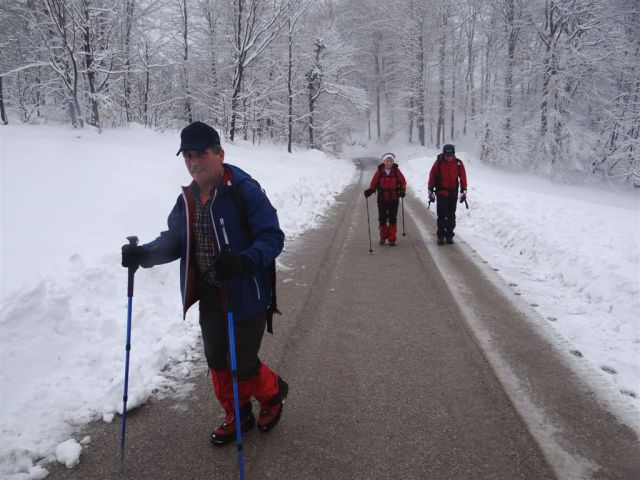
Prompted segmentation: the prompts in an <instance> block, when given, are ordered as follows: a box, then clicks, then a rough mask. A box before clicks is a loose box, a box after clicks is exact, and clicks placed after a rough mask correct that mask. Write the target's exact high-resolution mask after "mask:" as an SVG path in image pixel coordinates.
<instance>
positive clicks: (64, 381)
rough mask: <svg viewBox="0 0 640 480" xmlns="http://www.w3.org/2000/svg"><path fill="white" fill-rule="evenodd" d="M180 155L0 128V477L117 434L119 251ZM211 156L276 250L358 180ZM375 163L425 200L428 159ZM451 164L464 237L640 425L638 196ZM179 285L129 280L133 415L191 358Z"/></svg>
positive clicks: (297, 160) (275, 153)
mask: <svg viewBox="0 0 640 480" xmlns="http://www.w3.org/2000/svg"><path fill="white" fill-rule="evenodd" d="M178 139H179V137H178V132H176V131H169V132H164V133H158V132H153V131H151V130H147V129H143V128H140V127H131V128H130V129H119V130H107V131H105V132H104V133H103V134H101V135H99V134H97V133H95V132H93V131H91V130H88V129H86V130H84V131H76V130H72V129H70V128H65V127H42V126H13V125H9V126H2V127H1V128H0V159H1V171H0V175H1V178H2V183H1V197H0V198H1V208H2V211H1V213H2V215H1V224H0V226H1V247H2V249H1V256H0V262H1V264H0V267H1V269H0V271H1V274H2V276H1V279H0V280H1V284H0V286H1V301H2V304H1V309H0V407H1V408H0V476H3V477H4V476H6V477H7V478H9V479H12V480H18V479H21V480H22V479H38V478H44V476H46V473H47V472H46V463H47V462H50V461H60V462H62V463H65V464H67V465H68V466H73V465H74V464H75V463H77V462H78V461H79V460H81V456H80V452H81V449H82V444H83V443H87V442H89V441H90V439H81V438H80V437H78V436H75V437H74V431H73V430H72V428H71V427H70V426H69V425H70V423H72V422H73V423H76V424H77V423H84V422H88V421H90V420H93V419H97V418H103V419H104V420H105V421H112V420H113V414H114V412H116V411H120V410H121V409H122V391H123V376H124V370H123V369H124V334H125V328H126V304H127V299H126V270H125V269H123V268H122V267H121V266H120V254H119V250H120V246H121V245H122V244H123V243H125V241H126V240H125V237H126V236H128V235H137V236H138V237H140V240H141V242H147V241H150V240H152V239H153V238H155V236H156V235H157V234H158V233H159V232H160V231H161V230H163V229H165V228H166V217H167V214H168V213H169V211H170V209H171V208H172V206H173V204H174V202H175V199H176V197H177V196H178V194H179V186H180V185H185V184H188V183H189V181H190V178H189V175H188V173H187V171H186V169H185V168H184V165H183V162H182V160H181V158H180V157H176V156H175V152H176V150H177V147H178V143H179V141H178ZM224 143H225V142H224V139H223V144H224ZM224 146H225V150H226V151H227V155H226V160H227V161H228V162H229V163H232V164H235V165H237V166H239V167H241V168H243V169H245V170H247V171H248V172H249V173H250V174H251V175H252V176H254V177H255V178H256V179H257V180H258V181H259V182H260V183H261V185H262V186H263V188H265V190H266V191H267V193H268V195H269V198H270V199H271V201H272V203H273V204H274V206H275V207H276V208H277V209H278V213H279V217H280V223H281V226H282V228H283V230H284V231H285V234H286V235H287V241H288V242H291V241H295V237H296V235H298V234H299V233H301V232H303V231H304V230H305V229H307V228H310V227H313V226H314V225H316V224H317V221H318V219H319V218H320V216H321V215H322V214H323V212H325V211H326V210H327V209H329V208H330V207H331V206H332V204H333V203H334V197H335V195H336V194H338V193H340V191H341V190H342V189H343V188H344V187H345V186H346V185H348V184H349V183H350V182H351V181H352V180H353V174H354V173H355V168H354V166H353V165H352V163H351V162H350V161H349V159H348V158H349V156H348V155H347V154H345V155H344V158H343V159H335V158H330V157H328V156H326V155H324V154H322V153H320V152H317V151H314V152H308V151H298V152H296V153H294V154H293V155H289V154H287V153H286V150H285V148H284V147H283V146H269V145H261V146H259V147H255V146H252V145H251V144H248V143H243V142H238V143H237V144H236V145H224ZM386 151H394V152H395V153H396V156H397V161H398V163H399V164H400V168H401V169H402V170H403V172H404V173H405V176H406V177H407V180H408V183H409V185H410V189H412V190H413V192H414V193H417V194H418V195H419V197H420V198H422V199H426V177H427V174H428V171H429V168H430V167H431V165H432V163H433V161H434V159H435V155H436V151H435V150H433V149H428V148H427V149H425V148H418V147H415V146H413V147H412V146H409V145H403V144H402V143H400V142H390V143H387V144H386V145H380V146H377V147H371V148H369V149H368V150H366V149H359V150H357V151H355V150H354V151H352V152H350V153H352V154H354V155H357V156H363V155H364V154H366V153H370V154H371V155H373V156H379V155H380V154H381V153H384V152H386ZM458 156H459V157H460V158H462V159H463V160H464V161H465V165H466V166H467V172H468V176H469V183H470V190H469V204H470V206H471V210H468V211H467V210H464V209H459V210H458V228H457V230H456V233H457V234H458V235H459V238H463V239H464V240H466V241H467V242H468V243H469V244H470V245H471V246H472V247H473V248H474V249H475V250H477V251H478V253H479V254H480V255H481V256H482V257H483V258H485V259H486V260H487V261H488V262H489V264H490V265H491V266H492V267H494V268H496V269H498V274H499V275H501V276H503V277H504V279H505V280H506V281H507V282H508V283H515V284H517V287H514V288H516V289H517V290H518V291H520V292H521V293H522V296H523V298H525V299H526V301H527V302H529V303H536V304H538V305H539V307H537V309H538V310H539V312H540V314H541V315H542V316H543V317H544V318H547V319H549V318H551V319H553V320H549V326H550V328H552V329H554V331H556V332H557V333H558V334H559V335H560V336H561V337H562V338H563V341H564V342H568V344H569V345H570V346H571V348H572V349H575V350H579V351H580V352H582V354H583V355H584V358H585V361H587V362H589V363H590V364H591V365H592V366H593V367H594V370H595V371H598V372H601V374H600V378H599V379H598V380H599V381H603V382H605V383H607V384H608V385H609V386H610V388H609V389H608V390H607V392H608V393H607V394H608V395H611V396H613V397H615V398H613V400H614V401H615V402H618V403H622V404H625V405H627V406H630V408H632V409H635V410H636V411H638V410H640V402H639V400H638V396H640V326H639V320H638V318H639V317H640V315H639V313H640V295H639V293H640V200H639V199H640V197H639V196H638V194H637V192H631V191H618V192H614V191H605V190H598V189H594V188H587V187H580V186H573V185H558V184H553V183H551V182H549V181H547V180H543V179H540V178H536V177H533V176H528V175H521V174H513V173H505V172H501V171H497V170H494V169H491V168H488V167H486V166H483V165H482V164H480V162H479V161H477V160H475V159H474V156H473V155H472V154H468V155H467V154H466V153H465V152H464V151H459V152H458ZM407 201H409V199H407ZM400 241H401V239H400ZM444 248H446V247H444ZM178 283H179V282H178V266H177V263H173V264H170V265H164V266H160V267H155V268H153V269H149V270H144V269H141V270H139V271H138V273H137V274H136V284H135V297H134V321H133V325H134V326H133V333H132V344H133V348H132V358H131V370H130V381H129V400H128V407H129V408H132V407H135V406H138V405H140V404H141V403H144V402H145V401H146V400H147V399H148V397H149V396H150V395H151V393H152V392H153V391H154V390H158V389H162V387H163V386H166V385H167V384H168V383H169V382H171V381H172V380H171V379H170V378H169V377H170V376H171V375H172V373H175V372H183V373H186V372H188V371H189V370H190V369H191V368H192V361H193V360H194V359H196V357H197V355H198V352H199V348H200V345H199V339H198V335H199V327H198V322H197V318H196V316H197V312H196V313H195V314H194V312H190V314H189V315H188V316H187V321H186V322H183V321H182V319H181V306H180V295H179V287H178ZM194 311H195V310H194ZM140 339H144V341H140ZM562 348H564V345H563V346H562ZM167 365H170V368H169V369H168V370H167V371H165V370H166V369H165V367H166V366H167ZM603 367H605V368H606V369H610V370H613V371H615V372H616V373H606V372H605V371H604V370H602V368H603ZM633 396H635V398H634V397H633Z"/></svg>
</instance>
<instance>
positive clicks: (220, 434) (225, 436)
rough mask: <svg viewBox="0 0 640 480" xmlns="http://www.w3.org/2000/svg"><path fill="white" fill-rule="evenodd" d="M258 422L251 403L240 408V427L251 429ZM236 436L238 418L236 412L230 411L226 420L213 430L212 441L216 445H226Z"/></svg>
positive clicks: (246, 429)
mask: <svg viewBox="0 0 640 480" xmlns="http://www.w3.org/2000/svg"><path fill="white" fill-rule="evenodd" d="M255 424H256V419H255V417H254V416H253V412H252V411H251V404H250V403H249V404H247V405H245V406H243V407H241V408H240V428H241V429H242V432H243V433H244V432H246V431H248V430H251V429H252V428H253V426H254V425H255ZM235 438H236V420H235V417H234V412H231V413H228V412H227V416H226V417H225V418H224V422H222V423H221V424H220V426H218V427H217V428H216V429H215V430H214V431H213V432H211V437H210V438H209V439H210V440H211V443H213V444H214V445H216V446H222V445H226V444H227V443H231V442H233V441H234V440H235Z"/></svg>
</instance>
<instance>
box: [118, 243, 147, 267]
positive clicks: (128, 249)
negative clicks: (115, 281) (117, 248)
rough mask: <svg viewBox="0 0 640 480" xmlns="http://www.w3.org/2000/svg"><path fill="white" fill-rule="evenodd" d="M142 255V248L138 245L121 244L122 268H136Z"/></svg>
mask: <svg viewBox="0 0 640 480" xmlns="http://www.w3.org/2000/svg"><path fill="white" fill-rule="evenodd" d="M143 256H144V249H143V248H142V247H141V246H139V245H131V244H130V243H127V244H126V245H123V246H122V266H123V267H124V268H138V267H139V266H140V262H141V260H142V257H143Z"/></svg>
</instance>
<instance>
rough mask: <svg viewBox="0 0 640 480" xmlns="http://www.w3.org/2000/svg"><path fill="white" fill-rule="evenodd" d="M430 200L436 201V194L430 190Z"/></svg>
mask: <svg viewBox="0 0 640 480" xmlns="http://www.w3.org/2000/svg"><path fill="white" fill-rule="evenodd" d="M429 201H430V202H432V203H433V202H435V201H436V194H435V193H433V192H429Z"/></svg>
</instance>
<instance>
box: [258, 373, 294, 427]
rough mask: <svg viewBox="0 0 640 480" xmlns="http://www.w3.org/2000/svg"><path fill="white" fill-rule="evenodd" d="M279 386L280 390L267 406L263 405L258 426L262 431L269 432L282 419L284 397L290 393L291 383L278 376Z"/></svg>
mask: <svg viewBox="0 0 640 480" xmlns="http://www.w3.org/2000/svg"><path fill="white" fill-rule="evenodd" d="M278 386H279V387H280V392H278V394H277V395H276V396H275V397H273V398H272V399H271V400H269V403H268V405H267V406H266V407H263V408H262V410H260V415H259V416H258V428H259V429H260V431H261V432H264V433H266V432H268V431H269V430H271V429H272V428H273V427H275V426H276V424H277V423H278V421H280V416H281V415H282V408H283V405H284V399H285V398H286V397H287V394H288V393H289V385H288V384H287V382H285V381H284V380H283V379H282V378H280V377H278Z"/></svg>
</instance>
